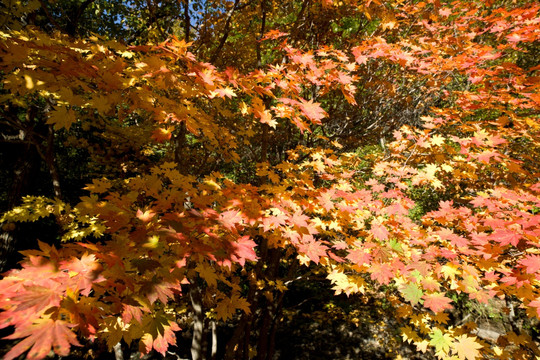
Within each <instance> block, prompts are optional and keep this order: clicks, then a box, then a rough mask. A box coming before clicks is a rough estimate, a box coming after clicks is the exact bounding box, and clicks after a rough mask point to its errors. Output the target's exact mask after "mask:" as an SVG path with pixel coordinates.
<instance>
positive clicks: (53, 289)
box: [11, 282, 65, 313]
mask: <svg viewBox="0 0 540 360" xmlns="http://www.w3.org/2000/svg"><path fill="white" fill-rule="evenodd" d="M48 285H49V286H46V287H45V286H39V285H28V286H23V288H24V290H19V291H17V292H16V293H15V295H14V296H13V297H12V298H11V301H12V302H13V303H15V304H17V306H16V308H15V310H16V311H23V310H31V311H33V312H36V313H39V312H41V310H44V309H48V308H50V307H53V306H58V305H60V301H61V299H62V295H64V291H65V286H63V285H62V284H59V283H54V282H53V283H49V284H48Z"/></svg>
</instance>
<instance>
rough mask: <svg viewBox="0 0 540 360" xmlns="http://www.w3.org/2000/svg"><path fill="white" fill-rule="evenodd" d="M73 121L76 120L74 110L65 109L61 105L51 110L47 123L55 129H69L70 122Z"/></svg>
mask: <svg viewBox="0 0 540 360" xmlns="http://www.w3.org/2000/svg"><path fill="white" fill-rule="evenodd" d="M75 121H77V118H76V117H75V112H74V111H73V110H72V109H66V108H65V107H63V106H61V107H59V108H58V109H56V110H53V111H51V113H50V115H49V119H48V120H47V124H51V125H54V129H55V130H60V129H62V128H65V129H66V130H69V128H70V127H71V124H73V123H74V122H75Z"/></svg>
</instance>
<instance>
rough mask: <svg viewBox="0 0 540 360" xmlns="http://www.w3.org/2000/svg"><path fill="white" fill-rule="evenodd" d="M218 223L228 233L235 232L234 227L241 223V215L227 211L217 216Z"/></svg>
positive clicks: (235, 211) (234, 211) (233, 211)
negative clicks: (228, 231)
mask: <svg viewBox="0 0 540 360" xmlns="http://www.w3.org/2000/svg"><path fill="white" fill-rule="evenodd" d="M219 221H220V222H221V224H223V226H224V227H225V228H226V229H227V230H230V231H236V225H237V224H239V223H241V222H242V215H241V213H240V212H239V211H237V210H227V211H224V212H222V213H221V214H219Z"/></svg>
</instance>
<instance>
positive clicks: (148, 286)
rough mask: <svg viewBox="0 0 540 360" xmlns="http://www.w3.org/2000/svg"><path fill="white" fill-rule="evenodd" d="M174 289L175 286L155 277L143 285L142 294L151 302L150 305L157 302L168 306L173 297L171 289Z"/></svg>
mask: <svg viewBox="0 0 540 360" xmlns="http://www.w3.org/2000/svg"><path fill="white" fill-rule="evenodd" d="M174 287H175V285H174V284H171V283H168V282H164V281H160V280H159V279H158V278H157V277H154V278H152V280H148V281H144V282H142V283H141V287H140V292H141V294H142V295H143V296H145V297H146V298H147V299H148V301H150V304H153V303H154V302H155V301H156V300H159V301H161V302H162V303H163V304H167V302H168V299H169V298H172V297H173V292H172V290H171V288H174Z"/></svg>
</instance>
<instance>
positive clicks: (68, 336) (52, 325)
mask: <svg viewBox="0 0 540 360" xmlns="http://www.w3.org/2000/svg"><path fill="white" fill-rule="evenodd" d="M70 327H72V325H71V324H68V323H66V322H65V321H62V320H53V319H50V318H44V319H37V320H35V321H34V323H33V324H31V325H29V326H27V327H23V328H17V329H16V330H15V332H14V333H13V334H12V335H9V336H6V337H5V339H19V338H25V339H24V340H22V341H21V342H19V343H18V344H17V345H15V346H14V347H13V348H12V349H11V350H10V351H9V352H8V353H7V354H6V355H5V357H4V359H5V360H12V359H15V358H17V357H18V356H19V355H21V354H22V353H24V352H25V351H27V350H28V349H30V351H29V352H28V354H27V356H26V358H27V359H33V360H39V359H43V358H45V357H46V356H47V355H48V354H49V352H50V351H51V349H52V350H53V351H54V353H55V354H57V355H59V356H67V355H68V354H69V349H70V345H75V346H81V344H79V342H78V341H77V336H76V335H75V333H74V332H73V331H71V330H70Z"/></svg>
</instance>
